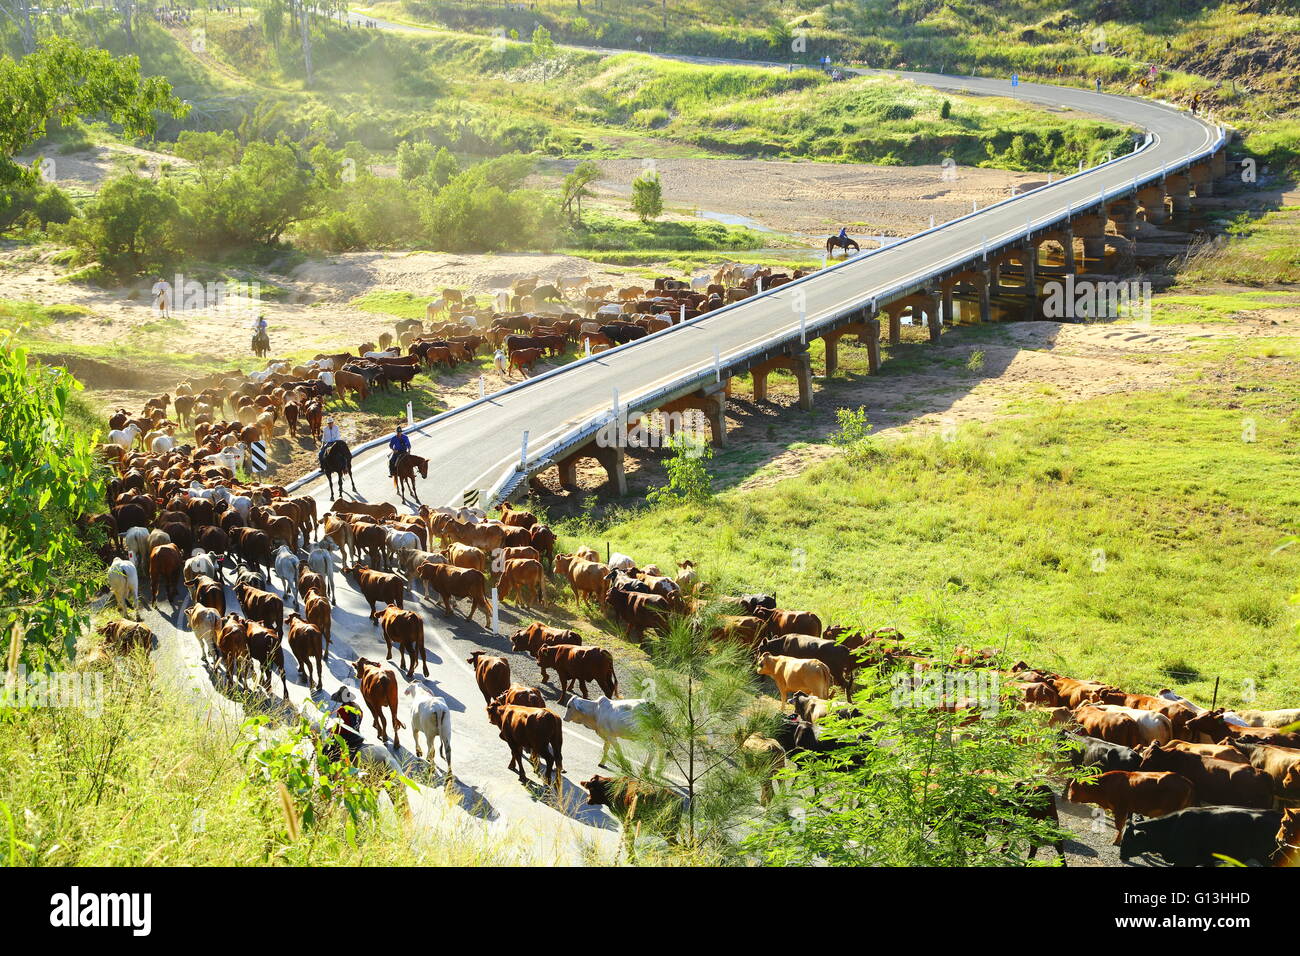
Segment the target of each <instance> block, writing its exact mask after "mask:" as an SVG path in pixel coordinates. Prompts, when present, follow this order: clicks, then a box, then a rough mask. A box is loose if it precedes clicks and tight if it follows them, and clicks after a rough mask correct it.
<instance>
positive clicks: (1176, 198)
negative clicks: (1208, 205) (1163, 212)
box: [1165, 174, 1192, 216]
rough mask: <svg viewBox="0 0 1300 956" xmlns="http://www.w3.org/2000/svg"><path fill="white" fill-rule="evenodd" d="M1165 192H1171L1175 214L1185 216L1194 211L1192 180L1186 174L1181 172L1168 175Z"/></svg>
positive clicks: (1170, 200) (1171, 202)
mask: <svg viewBox="0 0 1300 956" xmlns="http://www.w3.org/2000/svg"><path fill="white" fill-rule="evenodd" d="M1165 192H1167V193H1168V194H1169V202H1170V205H1171V206H1173V210H1174V215H1175V216H1184V215H1186V214H1187V213H1189V212H1191V211H1192V196H1191V180H1189V179H1188V178H1187V177H1186V176H1184V175H1181V174H1179V175H1176V176H1170V177H1168V178H1167V179H1166V180H1165Z"/></svg>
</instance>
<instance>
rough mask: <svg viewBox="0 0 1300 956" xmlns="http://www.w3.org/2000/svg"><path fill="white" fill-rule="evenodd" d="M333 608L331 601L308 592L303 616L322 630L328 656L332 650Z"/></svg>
mask: <svg viewBox="0 0 1300 956" xmlns="http://www.w3.org/2000/svg"><path fill="white" fill-rule="evenodd" d="M332 611H333V609H332V608H331V607H330V602H329V601H328V600H327V599H326V598H324V597H322V596H321V595H319V594H308V595H307V597H306V598H304V599H303V602H302V616H303V617H305V618H306V619H307V621H308V622H309V623H310V624H311V625H312V626H314V627H315V628H316V630H318V631H320V633H321V637H323V638H324V639H325V655H326V656H327V657H328V656H329V652H330V632H331V631H332V629H333V624H334V617H333V613H332Z"/></svg>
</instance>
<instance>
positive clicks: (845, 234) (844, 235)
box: [840, 227, 849, 240]
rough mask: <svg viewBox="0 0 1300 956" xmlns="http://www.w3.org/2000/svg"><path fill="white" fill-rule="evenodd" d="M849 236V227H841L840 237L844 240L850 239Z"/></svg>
mask: <svg viewBox="0 0 1300 956" xmlns="http://www.w3.org/2000/svg"><path fill="white" fill-rule="evenodd" d="M848 238H849V230H848V229H847V227H844V228H841V229H840V239H841V240H844V239H848Z"/></svg>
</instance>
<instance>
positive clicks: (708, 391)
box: [659, 380, 729, 446]
mask: <svg viewBox="0 0 1300 956" xmlns="http://www.w3.org/2000/svg"><path fill="white" fill-rule="evenodd" d="M728 381H729V380H728ZM727 391H728V387H727V386H726V385H714V386H711V387H710V388H702V389H700V390H699V391H698V392H692V393H691V394H690V395H684V396H682V397H681V398H675V399H673V400H672V401H671V402H665V403H664V404H662V405H660V406H659V411H661V412H663V413H665V414H668V415H671V414H673V413H678V414H680V413H681V412H685V411H699V412H703V413H704V417H705V419H707V421H708V423H709V435H710V438H711V439H712V441H713V444H715V445H719V446H722V445H725V444H726V443H727ZM664 428H665V430H666V431H667V432H668V435H669V436H672V435H673V434H675V433H676V428H675V427H674V426H673V424H672V422H671V421H668V420H665V422H664Z"/></svg>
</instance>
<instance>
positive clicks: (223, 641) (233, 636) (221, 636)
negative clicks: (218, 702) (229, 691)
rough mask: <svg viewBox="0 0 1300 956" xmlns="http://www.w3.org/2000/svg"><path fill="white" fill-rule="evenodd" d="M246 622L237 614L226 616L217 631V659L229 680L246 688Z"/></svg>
mask: <svg viewBox="0 0 1300 956" xmlns="http://www.w3.org/2000/svg"><path fill="white" fill-rule="evenodd" d="M247 624H248V622H247V621H245V620H244V619H243V618H242V617H240V616H239V615H238V614H227V615H226V616H225V618H223V619H222V621H221V627H220V629H219V630H218V631H217V657H218V658H219V659H220V660H221V666H222V667H223V668H224V669H225V671H226V677H227V678H231V679H233V680H234V681H235V683H237V684H238V685H239V686H240V687H244V686H246V681H247V677H248V627H247Z"/></svg>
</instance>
